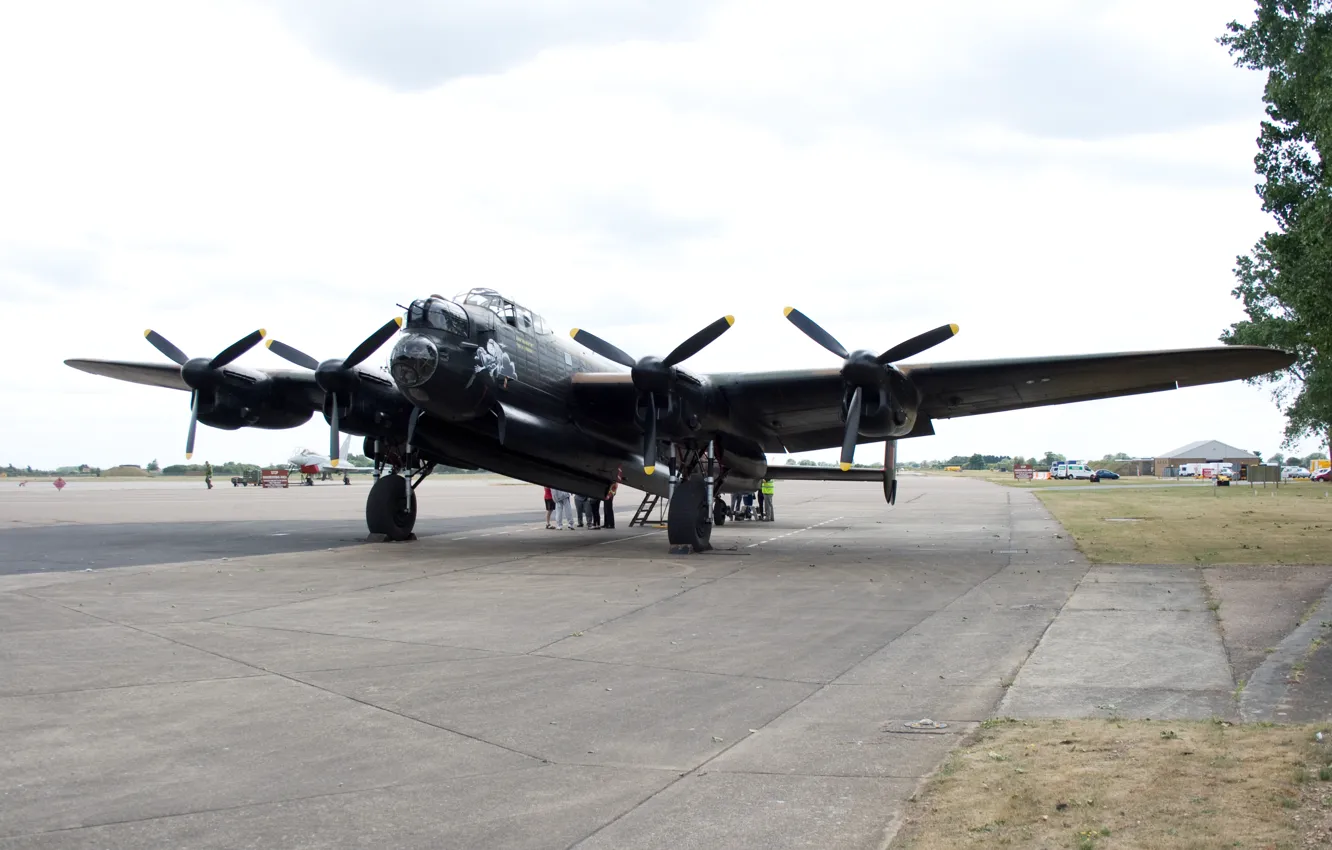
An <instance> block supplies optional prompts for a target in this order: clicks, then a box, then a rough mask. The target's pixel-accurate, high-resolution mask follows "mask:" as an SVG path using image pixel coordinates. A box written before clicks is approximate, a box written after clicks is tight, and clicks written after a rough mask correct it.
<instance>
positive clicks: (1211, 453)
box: [1157, 440, 1258, 460]
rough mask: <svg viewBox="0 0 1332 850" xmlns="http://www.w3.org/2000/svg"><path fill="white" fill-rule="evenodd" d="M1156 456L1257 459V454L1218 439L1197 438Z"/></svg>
mask: <svg viewBox="0 0 1332 850" xmlns="http://www.w3.org/2000/svg"><path fill="white" fill-rule="evenodd" d="M1157 457H1164V458H1176V457H1201V458H1222V459H1230V458H1253V459H1254V460H1257V459H1258V455H1256V454H1254V453H1253V452H1251V451H1246V450H1245V449H1237V448H1235V447H1234V446H1231V445H1227V444H1226V443H1223V442H1221V441H1220V440H1198V441H1197V442H1195V443H1189V444H1188V445H1187V446H1180V447H1179V448H1177V449H1175V450H1173V451H1168V452H1166V453H1165V454H1161V455H1157Z"/></svg>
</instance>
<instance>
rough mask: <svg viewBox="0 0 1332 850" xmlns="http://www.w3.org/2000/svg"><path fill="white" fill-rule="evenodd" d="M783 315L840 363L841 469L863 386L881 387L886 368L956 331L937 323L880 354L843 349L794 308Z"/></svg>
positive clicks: (855, 430) (855, 429)
mask: <svg viewBox="0 0 1332 850" xmlns="http://www.w3.org/2000/svg"><path fill="white" fill-rule="evenodd" d="M783 312H784V314H785V315H786V318H787V319H788V320H789V321H790V322H791V324H793V325H795V326H796V327H797V328H799V329H800V330H801V331H802V332H803V333H804V334H805V336H807V337H809V338H810V339H812V340H814V341H815V342H817V343H818V344H819V345H821V346H823V347H824V348H826V349H827V350H828V351H831V352H832V353H833V354H836V355H837V356H838V357H840V358H842V360H843V361H844V362H843V363H842V378H843V379H844V380H845V381H846V383H847V386H848V388H849V389H850V390H851V395H850V399H849V400H848V401H847V405H846V434H845V436H843V438H842V457H841V467H842V471H843V472H845V471H846V470H848V469H850V468H851V461H852V458H853V456H854V455H855V451H856V437H857V435H858V434H859V432H860V417H861V414H862V413H863V412H864V407H865V387H867V386H868V387H871V388H881V387H884V386H885V382H886V378H887V370H889V369H894V367H893V364H894V363H896V362H897V361H899V360H905V359H907V358H908V357H915V356H916V355H917V354H920V353H921V352H922V351H927V350H929V349H931V348H933V347H934V346H936V345H938V344H939V343H941V342H944V341H946V340H949V339H951V338H952V337H953V336H954V335H955V334H956V333H957V331H958V327H957V325H940V326H939V327H937V328H934V329H933V330H928V331H926V332H925V333H923V334H917V335H916V336H913V337H912V338H911V339H908V340H905V341H904V342H899V343H898V344H897V345H894V346H893V347H892V348H890V349H888V350H887V351H885V352H883V353H882V354H875V353H874V352H872V351H866V350H863V349H862V350H860V351H847V350H846V346H844V345H842V344H841V343H840V342H838V341H837V338H836V337H834V336H833V335H832V334H830V333H828V332H827V331H826V330H824V329H823V328H822V327H820V326H819V324H818V322H815V321H814V320H813V319H811V318H810V317H809V316H806V315H805V314H804V313H802V312H800V311H799V310H797V309H796V308H794V307H787V308H786V309H785V310H784V311H783Z"/></svg>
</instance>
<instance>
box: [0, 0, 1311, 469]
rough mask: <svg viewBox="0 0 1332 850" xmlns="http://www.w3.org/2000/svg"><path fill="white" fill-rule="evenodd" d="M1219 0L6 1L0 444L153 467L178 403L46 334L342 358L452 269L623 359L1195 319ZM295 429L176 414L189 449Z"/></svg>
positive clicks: (135, 346) (259, 441) (1238, 83)
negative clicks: (793, 321) (954, 332)
mask: <svg viewBox="0 0 1332 850" xmlns="http://www.w3.org/2000/svg"><path fill="white" fill-rule="evenodd" d="M1252 5H1253V4H1252V2H1251V0H1173V2H1171V3H1169V4H1159V3H1154V2H1147V0H1132V1H1131V2H1101V0H1098V2H1067V0H1061V2H1053V0H1051V1H1050V2H1010V3H993V2H983V1H982V0H959V2H955V3H950V4H947V6H946V7H938V6H936V5H934V4H921V3H907V2H884V0H861V1H859V2H857V1H856V0H827V2H823V3H820V4H817V5H816V4H812V3H808V2H778V0H762V1H761V2H760V0H674V2H671V3H662V2H651V0H448V2H425V0H402V2H397V3H394V4H384V3H378V2H371V0H277V2H272V3H258V2H244V0H242V1H241V2H238V1H237V0H228V2H217V3H210V2H194V0H163V2H138V0H121V2H117V3H104V2H86V3H74V2H61V0H43V2H41V3H24V4H17V3H13V4H6V5H5V9H4V11H3V12H0V115H2V116H3V121H4V129H3V131H2V132H0V316H3V319H4V320H3V328H4V333H3V335H0V355H3V362H4V364H5V365H4V368H3V369H2V370H0V399H3V407H2V412H0V423H2V424H0V449H2V452H3V456H0V463H5V462H12V463H15V464H19V465H26V464H32V465H37V466H54V465H58V464H66V463H79V462H87V463H92V464H97V465H103V466H106V465H112V464H115V463H124V462H129V463H140V464H144V463H147V462H148V461H149V460H151V459H153V458H157V459H158V460H159V461H160V462H162V463H163V464H164V465H165V464H167V463H173V462H179V461H182V460H183V453H184V441H185V431H186V425H187V421H188V404H189V403H188V396H187V395H186V394H185V393H178V392H172V391H168V390H161V389H154V388H149V387H140V386H135V385H131V384H124V383H120V382H115V381H111V380H109V379H106V378H99V377H95V376H91V375H85V374H83V373H80V372H76V371H74V370H72V369H69V368H67V367H65V366H64V365H63V364H62V363H61V361H62V360H63V359H64V358H66V357H106V358H120V359H133V360H157V359H160V355H159V354H157V352H156V351H154V350H153V349H152V348H151V347H149V346H148V344H147V343H146V342H145V341H144V339H143V337H142V331H143V329H144V328H147V327H152V328H154V329H155V330H157V331H159V332H160V333H162V334H164V335H165V336H166V337H167V338H168V339H170V340H172V341H173V342H175V343H176V344H177V345H178V346H179V347H181V348H182V349H184V350H185V351H186V352H187V353H188V354H190V355H192V356H195V355H212V354H215V353H217V352H218V351H220V350H221V349H222V348H223V347H224V346H226V345H227V344H229V343H230V342H232V341H233V340H235V339H237V338H239V337H240V336H242V335H244V334H245V333H247V332H249V331H250V330H253V329H254V328H256V327H264V328H267V329H268V330H269V332H270V335H272V336H276V337H278V338H279V339H282V340H283V341H286V342H289V343H291V344H293V345H296V346H297V347H299V348H301V349H303V350H305V351H307V352H309V353H310V354H312V355H314V356H315V357H316V358H321V359H322V358H326V357H332V356H342V355H345V354H346V353H348V352H349V351H350V350H351V348H352V347H353V346H354V345H356V343H357V342H359V341H360V340H361V339H362V338H363V337H364V336H365V335H366V334H368V333H369V332H370V331H371V330H372V329H374V328H375V327H377V326H378V325H379V324H381V323H382V322H384V321H385V320H386V319H388V318H390V317H392V316H393V315H394V314H395V313H396V312H398V310H397V308H396V307H395V306H394V304H395V303H399V302H400V303H407V302H408V301H409V300H411V299H413V298H417V297H422V296H424V295H427V294H429V293H431V292H436V291H440V292H445V293H450V294H451V293H454V292H457V291H460V290H463V289H466V288H468V287H472V286H491V287H494V288H496V289H499V290H501V291H503V292H505V293H506V294H508V295H510V297H512V298H514V299H515V300H517V301H519V302H521V303H524V304H526V305H528V306H530V307H531V308H533V309H534V310H536V311H537V312H539V313H542V314H543V315H544V316H545V317H546V318H547V319H548V320H549V321H550V322H551V324H552V325H553V326H554V327H556V328H558V329H567V328H570V327H574V326H578V327H584V328H588V329H590V330H593V331H594V332H596V333H598V334H600V335H602V336H604V337H605V338H607V339H609V340H611V341H613V342H615V343H617V344H618V345H619V346H620V347H622V348H625V349H627V350H629V351H630V352H632V353H634V354H635V355H642V354H647V353H658V354H663V353H665V352H666V351H668V350H669V349H670V348H671V347H673V346H674V344H675V343H676V342H678V341H679V340H681V339H683V338H684V337H686V336H687V335H689V334H691V333H693V332H694V331H695V330H697V329H698V328H699V327H702V326H703V325H704V324H705V323H706V322H708V321H710V320H712V319H714V318H716V317H717V316H719V315H722V314H725V313H733V314H735V315H736V317H737V323H736V326H735V328H734V329H733V330H732V331H731V332H730V333H728V334H727V335H726V336H725V337H723V338H722V339H721V340H720V341H718V342H717V343H716V344H715V345H713V346H712V347H711V348H709V349H708V350H706V351H705V352H703V353H702V354H700V355H698V356H697V357H696V358H694V359H693V360H692V361H690V362H689V364H688V365H689V366H690V367H691V368H694V369H697V370H700V371H707V370H714V371H722V370H733V369H770V368H784V367H801V366H811V367H831V366H835V365H837V363H836V360H835V358H833V357H832V356H831V355H829V354H827V353H826V352H825V351H823V350H822V349H820V348H819V347H818V346H816V345H815V344H814V343H813V342H811V341H809V340H808V339H806V338H805V337H803V336H801V335H800V334H799V333H798V332H797V331H796V330H795V329H794V328H793V327H791V326H789V325H788V324H787V323H786V322H785V321H784V320H783V319H782V315H781V310H782V307H783V306H784V305H787V304H792V305H795V306H798V307H800V308H801V309H802V310H804V311H805V312H806V313H808V314H809V315H810V316H811V317H813V318H815V319H816V320H817V321H819V322H820V323H822V324H823V325H824V326H825V327H827V328H828V329H829V330H831V331H832V332H833V333H834V334H835V335H836V336H838V337H839V338H840V339H841V340H842V341H843V342H844V343H846V344H847V345H848V346H850V347H853V348H858V347H866V348H871V349H886V348H887V347H889V346H891V345H893V344H894V343H896V342H898V341H900V340H901V339H903V338H905V337H908V336H911V335H914V334H916V333H918V332H920V331H922V330H925V329H927V328H930V327H934V326H936V325H939V324H942V323H945V322H957V323H959V324H960V325H961V326H962V332H961V334H960V335H959V336H958V337H957V338H955V339H953V340H951V341H949V342H947V343H945V344H943V345H941V346H940V347H938V348H937V349H935V350H934V351H932V352H930V353H929V355H927V357H922V358H920V359H922V360H923V359H932V360H951V359H972V358H984V357H1013V356H1024V355H1041V354H1061V353H1068V354H1072V353H1086V352H1098V351H1125V350H1140V349H1156V348H1172V347H1186V346H1198V345H1209V344H1213V343H1215V342H1216V339H1217V335H1218V333H1219V332H1220V331H1221V329H1222V328H1224V327H1225V326H1227V325H1228V324H1229V323H1230V322H1233V321H1235V320H1237V319H1239V318H1241V317H1242V314H1241V311H1240V308H1239V306H1238V304H1237V302H1236V301H1235V300H1234V299H1233V298H1232V297H1231V296H1230V290H1231V288H1232V286H1233V280H1234V279H1233V276H1232V273H1231V269H1232V266H1233V264H1234V259H1235V256H1236V254H1239V253H1242V252H1245V251H1247V249H1248V248H1249V247H1250V246H1251V245H1252V243H1253V242H1254V240H1255V239H1256V238H1257V237H1258V236H1260V235H1261V233H1262V232H1263V231H1264V230H1265V229H1266V228H1267V227H1268V226H1269V222H1268V219H1267V218H1266V217H1265V216H1264V215H1263V214H1262V213H1261V211H1260V210H1259V206H1258V200H1257V198H1256V197H1255V196H1254V193H1253V189H1252V187H1253V184H1254V182H1255V179H1256V178H1255V176H1254V175H1253V173H1252V171H1253V166H1252V160H1253V154H1254V150H1255V148H1254V138H1255V136H1256V134H1257V129H1258V121H1259V120H1260V118H1261V116H1262V103H1261V93H1262V83H1263V79H1262V77H1261V75H1258V74H1255V73H1252V72H1248V71H1241V70H1237V69H1235V68H1234V67H1233V66H1232V64H1231V61H1230V58H1229V56H1228V55H1227V54H1226V51H1225V50H1224V49H1223V48H1222V47H1220V46H1219V45H1217V44H1216V43H1215V41H1214V39H1215V38H1216V36H1217V35H1219V34H1220V33H1221V32H1222V31H1223V29H1224V25H1225V23H1226V22H1227V21H1228V20H1231V19H1232V18H1237V17H1238V18H1242V19H1246V20H1247V19H1248V18H1250V17H1251V15H1252ZM385 6H391V8H392V11H385V9H384V7H385ZM387 350H388V347H387V346H386V347H385V350H384V351H385V352H387ZM242 362H245V363H248V364H250V365H254V366H279V365H283V363H282V361H280V360H278V359H277V358H276V357H275V356H274V355H272V354H271V353H270V352H268V351H265V350H264V349H262V348H259V349H256V350H255V351H253V352H251V353H250V354H247V355H246V356H245V358H244V360H243V361H242ZM1282 427H1283V419H1282V417H1281V415H1280V413H1279V411H1278V410H1277V409H1276V407H1275V406H1274V404H1273V403H1272V402H1271V401H1270V399H1269V396H1268V394H1267V392H1266V391H1265V390H1262V389H1257V388H1253V387H1248V386H1245V385H1241V384H1232V385H1226V386H1220V387H1208V388H1197V389H1187V390H1182V391H1177V392H1171V393H1164V394H1158V395H1154V396H1143V397H1138V398H1133V399H1124V400H1115V401H1100V402H1090V403H1086V404H1078V405H1069V406H1066V407H1061V408H1045V409H1040V410H1033V411H1024V412H1014V413H1007V414H998V415H993V416H982V417H974V418H968V419H958V420H952V421H941V422H938V423H936V428H937V431H938V433H937V435H936V436H934V437H931V438H926V439H921V440H913V441H907V442H906V443H904V444H903V446H902V450H901V456H902V457H903V458H904V459H906V460H918V459H923V458H933V457H947V456H949V455H952V454H954V453H970V452H984V453H997V454H1002V453H1021V454H1031V453H1041V452H1044V451H1046V450H1052V451H1057V452H1061V453H1064V454H1066V455H1069V456H1074V457H1080V456H1092V457H1099V456H1101V455H1102V454H1103V453H1105V452H1119V451H1124V452H1129V453H1130V454H1134V455H1153V454H1157V453H1159V452H1163V451H1166V450H1168V449H1170V448H1173V447H1175V446H1177V445H1180V444H1183V443H1187V442H1190V441H1193V440H1199V439H1219V440H1222V441H1224V442H1227V443H1232V444H1234V445H1238V446H1241V447H1244V448H1249V449H1256V450H1260V451H1263V452H1265V453H1270V452H1273V451H1275V450H1277V448H1278V445H1279V443H1280V440H1281V432H1282ZM326 434H327V425H326V424H325V423H324V422H323V420H322V418H316V419H315V420H313V421H312V422H311V423H310V424H307V425H306V426H304V427H302V428H299V429H296V430H294V431H278V432H266V431H258V430H253V429H251V430H245V431H240V432H223V431H217V430H214V429H211V428H201V429H200V432H199V436H198V451H197V454H196V459H200V460H202V459H209V460H212V461H214V462H220V461H224V460H229V459H244V460H251V461H256V462H271V461H274V460H278V459H281V458H285V457H287V456H288V455H289V454H290V451H289V450H290V449H291V448H292V447H293V446H295V445H297V444H305V445H311V446H316V447H323V446H326V445H327V436H326ZM1314 447H1315V446H1314V445H1313V444H1309V445H1308V446H1307V447H1306V451H1307V450H1312V449H1313V448H1314ZM877 454H878V449H877V447H875V448H862V450H861V456H860V457H859V458H858V459H860V460H866V461H868V460H872V459H874V457H875V456H877ZM826 456H827V457H829V458H831V457H832V456H833V453H827V454H826ZM778 461H779V462H780V458H778Z"/></svg>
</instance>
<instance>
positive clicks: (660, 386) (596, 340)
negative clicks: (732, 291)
mask: <svg viewBox="0 0 1332 850" xmlns="http://www.w3.org/2000/svg"><path fill="white" fill-rule="evenodd" d="M734 324H735V316H722V317H721V318H720V319H718V320H717V321H715V322H713V323H712V324H710V325H708V326H707V327H705V328H703V330H701V331H699V332H698V333H696V334H694V335H693V336H691V337H689V339H686V340H685V341H684V342H682V343H680V344H679V345H677V346H676V347H675V348H674V349H672V350H671V353H670V354H667V355H666V356H665V357H653V356H651V355H649V356H647V357H641V358H639V359H638V360H635V359H634V358H633V357H630V356H629V355H628V354H626V353H625V352H624V351H622V350H621V349H619V348H616V347H615V346H613V345H611V344H610V343H609V342H606V340H604V339H602V338H601V337H599V336H597V335H596V334H594V333H591V332H589V331H585V330H580V329H578V328H574V329H573V330H572V331H570V332H569V336H571V337H573V339H574V342H577V343H578V344H579V345H582V346H583V347H584V348H586V349H588V350H589V351H592V352H594V353H596V354H599V355H601V356H602V357H604V358H606V359H607V360H610V361H612V362H614V363H619V364H620V365H621V366H625V367H628V369H629V374H630V377H631V378H632V379H633V382H634V388H635V389H637V390H638V392H639V395H640V396H641V397H643V398H644V399H646V400H647V407H648V408H649V409H650V412H649V413H648V415H647V416H646V417H644V422H643V472H644V473H646V474H648V475H651V474H653V473H654V472H655V471H656V467H657V419H658V417H659V416H660V414H661V411H662V410H663V409H664V410H666V411H670V410H671V409H672V408H673V406H674V404H673V400H672V398H673V393H674V391H675V382H676V372H675V367H676V366H678V365H679V364H681V363H683V362H684V361H686V360H688V359H689V358H690V357H693V356H694V355H695V354H698V353H699V352H700V351H702V350H703V349H704V348H707V347H708V346H709V345H711V344H712V343H714V342H716V340H717V338H718V337H720V336H721V335H722V334H724V333H726V332H727V331H728V330H730V329H731V326H732V325H734ZM663 402H664V404H663Z"/></svg>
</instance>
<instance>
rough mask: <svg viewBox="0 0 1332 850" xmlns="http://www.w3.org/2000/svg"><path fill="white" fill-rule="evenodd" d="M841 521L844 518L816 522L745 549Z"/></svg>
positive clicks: (836, 517) (751, 544) (750, 545)
mask: <svg viewBox="0 0 1332 850" xmlns="http://www.w3.org/2000/svg"><path fill="white" fill-rule="evenodd" d="M839 519H842V517H840V516H835V517H833V518H831V519H825V520H824V521H823V522H816V523H814V524H813V525H807V526H805V527H804V528H797V529H796V530H795V531H788V532H786V533H785V534H779V535H777V536H776V537H769V538H768V539H767V540H760V541H759V542H757V543H750V544H749V545H748V546H746V547H745V548H746V549H753V548H754V547H755V546H762V545H763V544H764V543H772V542H773V541H775V540H781V539H782V538H783V537H790V536H791V535H792V534H799V533H800V532H802V531H810V530H812V529H815V528H818V527H819V526H821V525H827V524H828V523H830V522H836V521H837V520H839Z"/></svg>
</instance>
